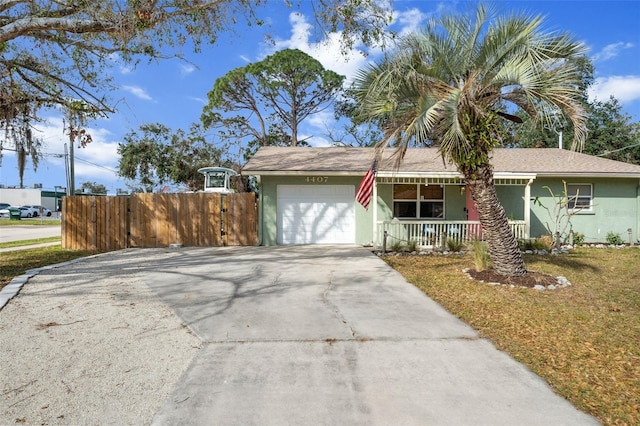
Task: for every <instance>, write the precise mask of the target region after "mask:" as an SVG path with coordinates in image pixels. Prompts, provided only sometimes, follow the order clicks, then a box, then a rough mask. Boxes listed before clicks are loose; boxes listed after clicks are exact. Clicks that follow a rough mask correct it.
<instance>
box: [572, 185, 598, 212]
mask: <svg viewBox="0 0 640 426" xmlns="http://www.w3.org/2000/svg"><path fill="white" fill-rule="evenodd" d="M567 198H568V200H569V210H578V211H583V212H590V211H591V210H592V208H593V185H591V184H590V183H568V184H567Z"/></svg>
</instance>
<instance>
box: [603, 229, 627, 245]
mask: <svg viewBox="0 0 640 426" xmlns="http://www.w3.org/2000/svg"><path fill="white" fill-rule="evenodd" d="M607 242H608V243H609V244H613V245H616V246H619V245H620V244H624V240H623V239H622V237H621V236H620V234H618V233H617V232H613V231H610V232H607Z"/></svg>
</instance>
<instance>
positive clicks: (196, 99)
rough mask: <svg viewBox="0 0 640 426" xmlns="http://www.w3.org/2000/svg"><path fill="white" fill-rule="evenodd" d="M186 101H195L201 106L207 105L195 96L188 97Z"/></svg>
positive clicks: (203, 100) (205, 101)
mask: <svg viewBox="0 0 640 426" xmlns="http://www.w3.org/2000/svg"><path fill="white" fill-rule="evenodd" d="M187 99H189V100H191V101H195V102H198V103H200V104H202V105H206V104H207V100H206V99H203V98H198V97H197V96H188V97H187Z"/></svg>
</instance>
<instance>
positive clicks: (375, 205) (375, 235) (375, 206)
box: [371, 178, 378, 248]
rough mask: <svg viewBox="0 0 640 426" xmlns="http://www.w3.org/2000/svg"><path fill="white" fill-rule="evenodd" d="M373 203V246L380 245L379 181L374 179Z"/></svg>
mask: <svg viewBox="0 0 640 426" xmlns="http://www.w3.org/2000/svg"><path fill="white" fill-rule="evenodd" d="M371 198H372V199H371V202H372V203H373V238H372V241H373V247H374V248H375V247H378V182H377V181H376V179H375V178H374V179H373V194H372V195H371Z"/></svg>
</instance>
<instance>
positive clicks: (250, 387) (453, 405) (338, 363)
mask: <svg viewBox="0 0 640 426" xmlns="http://www.w3.org/2000/svg"><path fill="white" fill-rule="evenodd" d="M132 266H133V265H132ZM135 268H136V270H137V271H138V272H137V273H136V276H137V277H138V278H141V279H143V280H145V281H146V282H147V284H148V285H149V286H150V287H151V288H152V289H153V290H154V291H155V292H156V293H157V294H158V295H159V296H160V297H161V298H162V299H163V300H164V301H165V302H166V303H168V304H169V306H171V307H172V308H173V309H174V310H175V311H176V312H177V313H178V315H179V316H180V317H181V318H182V319H183V321H185V323H186V324H187V325H188V326H189V327H190V328H191V329H192V330H193V331H194V332H195V333H196V334H197V335H198V336H199V337H200V338H201V339H203V341H204V342H205V343H204V345H203V348H202V349H201V350H200V352H199V354H198V355H196V357H195V359H194V361H193V363H192V365H191V366H190V368H189V369H188V371H187V372H186V373H185V375H184V377H183V378H182V380H181V381H180V382H179V383H178V384H177V385H176V387H175V389H174V391H173V392H172V394H171V395H170V396H169V398H168V400H167V401H166V402H165V404H164V406H163V407H162V408H161V410H160V411H159V412H158V413H157V414H156V416H155V418H154V421H153V423H154V424H155V425H174V424H182V425H204V424H217V425H223V424H229V425H249V424H255V425H282V424H292V425H304V424H309V425H311V424H313V425H316V424H345V425H347V424H348V425H388V424H415V425H425V424H428V425H439V424H447V425H463V424H473V425H515V424H518V425H551V424H563V425H587V424H598V422H597V421H596V420H595V419H593V418H591V417H589V416H587V415H585V414H583V413H581V412H579V411H578V410H576V409H575V408H574V407H573V406H572V405H571V404H569V403H568V402H567V401H566V400H564V399H563V398H561V397H559V396H557V395H556V394H554V393H553V392H552V390H551V389H550V388H549V387H548V386H547V385H546V384H545V383H544V382H543V381H542V380H541V379H540V378H539V377H538V376H536V375H534V374H533V373H531V372H530V371H529V370H528V369H527V368H525V367H524V366H522V365H521V364H519V363H517V362H515V361H514V360H513V359H511V358H510V357H508V356H507V355H506V354H504V353H503V352H500V351H498V350H496V349H495V348H494V346H493V345H492V344H491V343H490V342H488V341H487V340H484V339H481V338H479V336H478V334H477V333H476V332H475V331H474V330H473V329H471V328H470V327H469V326H467V325H466V324H464V323H462V322H461V321H459V320H458V319H456V318H455V317H453V316H452V315H450V314H449V313H447V312H446V311H445V310H444V309H442V308H441V307H440V306H439V305H437V304H436V303H434V302H433V301H432V300H431V299H429V298H428V297H426V296H424V294H423V293H421V292H420V291H419V290H418V289H416V288H415V287H413V286H412V285H410V284H408V283H407V282H406V281H405V280H404V279H403V278H402V277H401V276H400V275H399V274H397V273H396V272H395V271H393V270H392V269H391V268H390V267H388V266H387V265H386V264H385V263H384V262H382V261H381V260H379V259H378V258H376V257H375V256H373V255H372V254H371V253H369V252H368V251H367V250H365V249H362V248H356V247H323V246H290V247H245V248H224V249H201V250H194V249H183V250H179V251H176V253H175V256H172V257H171V258H170V259H167V258H164V259H163V260H162V262H158V261H155V262H154V261H153V260H149V261H144V262H140V263H137V264H136V265H135ZM132 272H133V271H132Z"/></svg>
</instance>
